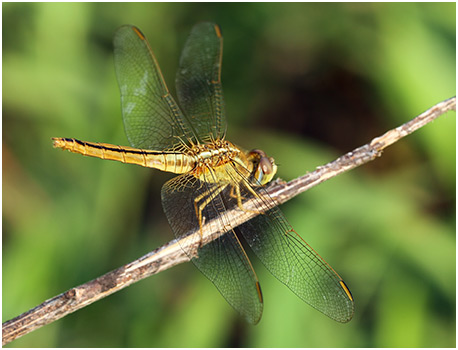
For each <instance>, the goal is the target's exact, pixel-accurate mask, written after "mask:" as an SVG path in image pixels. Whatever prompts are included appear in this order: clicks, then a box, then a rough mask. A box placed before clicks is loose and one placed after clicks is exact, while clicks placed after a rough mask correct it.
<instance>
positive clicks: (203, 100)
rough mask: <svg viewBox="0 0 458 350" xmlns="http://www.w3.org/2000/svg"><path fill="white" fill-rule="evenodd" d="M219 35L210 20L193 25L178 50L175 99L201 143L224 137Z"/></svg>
mask: <svg viewBox="0 0 458 350" xmlns="http://www.w3.org/2000/svg"><path fill="white" fill-rule="evenodd" d="M222 55H223V37H222V35H221V30H220V28H219V27H218V26H217V25H216V24H214V23H208V22H203V23H199V24H197V25H195V26H194V27H193V29H192V31H191V34H190V35H189V37H188V40H187V41H186V44H185V47H184V49H183V53H182V54H181V59H180V67H179V69H178V72H177V77H176V85H177V94H178V101H179V102H180V106H181V107H182V108H183V110H184V112H185V114H186V116H187V117H188V120H189V121H190V123H191V125H192V127H193V129H194V131H195V134H196V135H197V136H198V138H199V141H200V142H202V143H205V142H209V141H211V140H212V139H213V140H215V139H219V138H224V134H225V132H226V117H225V111H224V99H223V90H222V86H221V63H222Z"/></svg>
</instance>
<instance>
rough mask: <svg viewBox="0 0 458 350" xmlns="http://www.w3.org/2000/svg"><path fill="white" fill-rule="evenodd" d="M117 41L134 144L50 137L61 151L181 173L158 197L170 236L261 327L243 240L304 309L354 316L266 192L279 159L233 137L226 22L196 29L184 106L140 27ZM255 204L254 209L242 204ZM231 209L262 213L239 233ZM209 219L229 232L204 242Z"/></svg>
mask: <svg viewBox="0 0 458 350" xmlns="http://www.w3.org/2000/svg"><path fill="white" fill-rule="evenodd" d="M113 43H114V58H115V68H116V76H117V79H118V83H119V88H120V91H121V105H122V115H123V120H124V127H125V131H126V134H127V138H128V140H129V142H130V144H131V145H132V146H133V147H135V148H132V147H122V146H115V145H111V144H106V143H94V142H86V141H79V140H77V139H73V138H53V142H54V147H58V148H62V149H64V150H69V151H71V152H74V153H79V154H82V155H86V156H91V157H97V158H101V159H109V160H115V161H119V162H123V163H130V164H137V165H141V166H144V167H149V168H155V169H159V170H162V171H167V172H172V173H176V174H179V175H178V176H177V177H175V178H173V179H171V180H169V181H168V182H167V183H165V185H164V186H163V188H162V193H161V196H162V204H163V208H164V212H165V214H166V216H167V219H168V221H169V223H170V226H171V227H172V230H173V233H174V234H175V237H176V238H177V240H178V241H179V242H182V241H184V239H186V238H188V239H192V240H194V243H196V244H197V247H198V248H197V256H196V254H195V253H193V252H192V251H191V248H189V247H190V246H192V245H190V244H186V245H184V244H182V245H181V246H182V248H183V249H184V250H185V252H186V254H188V256H189V257H190V258H191V261H192V262H193V263H194V264H195V265H196V266H197V268H198V269H199V270H200V271H201V272H202V273H203V274H204V275H205V276H206V277H207V278H208V279H210V281H212V282H213V283H214V284H215V286H216V288H218V290H219V291H220V293H221V294H222V295H223V296H224V298H225V299H226V300H227V301H228V302H229V304H230V305H231V306H232V307H233V308H234V309H236V310H237V311H238V312H239V313H240V314H241V315H242V316H244V317H245V318H246V320H247V321H248V322H250V323H253V324H256V323H258V322H259V320H260V318H261V315H262V310H263V298H262V293H261V288H260V284H259V281H258V278H257V276H256V273H255V271H254V270H253V266H252V265H251V262H250V260H249V259H248V256H247V254H246V252H245V250H244V248H243V247H242V244H241V242H240V240H239V237H244V239H245V240H246V242H247V243H248V245H249V246H250V247H251V248H252V250H253V251H254V253H255V254H256V255H257V256H258V258H259V259H260V260H261V262H262V263H263V264H264V265H265V266H266V267H267V269H268V270H269V271H270V272H271V273H272V274H273V275H274V276H275V277H276V278H278V279H279V280H280V281H281V282H283V283H284V284H285V285H286V286H288V287H289V288H290V289H291V290H292V291H293V292H294V293H295V294H297V295H298V296H299V297H300V298H301V299H302V300H304V301H305V302H306V303H308V304H310V305H311V306H312V307H314V308H315V309H317V310H319V311H321V312H322V313H324V314H325V315H327V316H329V317H330V318H332V319H334V320H336V321H339V322H348V321H349V320H351V318H352V316H353V311H354V304H353V297H352V295H351V293H350V290H349V289H348V287H347V286H346V284H345V282H344V281H343V280H342V278H340V276H339V275H338V274H337V273H336V272H335V271H334V269H332V267H331V266H330V265H329V264H328V263H326V262H325V261H324V260H323V259H322V258H321V257H320V256H319V255H318V254H317V253H316V252H315V251H314V250H313V249H312V248H311V247H310V246H309V245H308V244H307V243H306V242H305V241H304V240H303V239H302V238H301V237H300V236H299V235H298V234H297V233H296V232H295V231H294V230H293V228H292V227H291V226H290V224H289V223H288V222H287V220H286V218H285V217H284V215H283V214H282V212H281V211H280V209H279V208H278V207H277V206H275V203H274V202H273V199H272V198H271V197H269V195H268V194H267V192H266V190H265V187H264V185H266V184H267V183H268V182H270V181H271V180H272V178H273V177H274V175H275V173H276V170H277V166H276V164H275V162H274V160H273V158H271V157H267V155H266V154H265V153H264V152H263V151H260V150H253V151H251V152H246V151H244V150H242V149H241V148H239V147H237V146H235V145H234V144H232V143H231V142H229V141H227V140H226V116H225V109H224V99H223V91H222V86H221V63H222V52H223V38H222V35H221V30H220V28H219V26H218V25H215V24H213V23H207V22H204V23H199V24H197V25H195V26H194V27H193V29H192V31H191V34H190V35H189V37H188V39H187V41H186V44H185V46H184V49H183V53H182V55H181V59H180V63H179V69H178V72H177V76H176V89H177V95H178V101H179V105H178V104H177V103H176V102H175V100H174V98H173V97H172V96H171V94H170V92H169V90H168V88H167V86H166V84H165V81H164V78H163V76H162V73H161V70H160V68H159V65H158V63H157V61H156V58H155V57H154V54H153V52H152V50H151V47H150V45H149V43H148V41H147V40H146V38H145V36H144V35H143V33H142V32H141V31H140V30H139V29H138V28H136V27H134V26H130V25H126V26H122V27H120V28H119V29H118V30H117V31H116V33H115V36H114V40H113ZM248 200H250V201H251V202H252V203H254V208H257V209H256V210H251V209H248V208H247V207H245V203H247V201H248ZM251 207H252V206H250V208H251ZM263 208H264V209H263ZM265 208H269V209H265ZM233 210H238V211H241V212H244V211H249V210H251V211H257V214H258V215H257V216H255V217H254V218H253V219H251V220H249V221H248V222H246V223H244V224H241V225H239V226H238V227H235V226H236V225H234V224H233V220H232V217H231V214H230V211H231V212H233ZM211 222H217V223H219V227H223V228H224V232H223V234H222V235H220V236H219V237H218V238H216V239H215V240H212V241H210V242H208V243H207V242H205V244H203V240H202V238H203V227H204V226H205V225H206V224H207V223H211ZM235 231H237V234H236V232H235ZM190 232H199V234H194V235H190Z"/></svg>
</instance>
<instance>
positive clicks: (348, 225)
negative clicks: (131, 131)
mask: <svg viewBox="0 0 458 350" xmlns="http://www.w3.org/2000/svg"><path fill="white" fill-rule="evenodd" d="M2 7H3V134H2V136H3V181H2V183H3V212H2V214H3V225H2V228H3V250H2V252H3V291H2V292H3V299H2V300H3V315H2V317H3V321H6V320H9V319H11V318H13V317H15V316H17V315H19V314H20V313H22V312H25V311H27V310H28V309H30V308H32V307H34V306H36V305H38V304H40V303H41V302H43V301H44V300H46V299H48V298H51V297H53V296H55V295H57V294H59V293H61V292H64V291H65V290H67V289H69V288H71V287H74V286H77V285H79V284H82V283H84V282H87V281H89V280H91V279H93V278H96V277H98V276H100V275H102V274H104V273H106V272H108V271H111V270H113V269H115V268H117V267H119V266H121V265H122V264H125V263H128V262H130V261H132V260H134V259H136V258H137V257H140V256H141V255H143V254H146V253H147V252H149V251H151V250H153V249H155V248H157V247H159V246H161V245H162V244H164V243H166V242H168V241H169V240H171V239H172V233H171V230H170V228H169V226H168V223H167V222H166V219H165V216H164V214H163V212H162V207H161V203H160V189H161V186H162V184H163V183H164V182H165V181H166V180H167V179H169V178H170V177H171V175H170V174H164V173H161V172H159V171H152V170H149V169H143V168H141V167H137V166H128V165H124V164H121V163H115V162H108V161H101V160H99V159H93V158H86V157H82V156H80V155H75V154H70V153H68V152H61V151H60V150H55V149H53V148H52V143H51V140H50V138H51V137H75V138H79V139H82V140H87V141H98V142H107V143H113V144H121V145H128V143H127V139H126V136H125V135H124V130H123V125H122V119H121V111H120V98H119V92H118V86H117V82H116V78H115V73H114V64H113V53H112V44H111V38H112V35H113V33H114V31H115V30H116V28H117V27H119V26H120V25H122V24H134V25H136V26H138V27H139V28H141V30H142V31H143V32H144V34H145V35H146V36H147V38H148V40H149V42H150V44H151V46H152V48H153V50H154V52H155V53H156V57H157V59H158V61H159V64H160V66H161V68H162V70H163V72H164V75H165V79H166V81H167V82H168V85H169V87H170V89H171V90H172V92H174V75H175V71H176V69H177V66H178V60H179V55H180V51H181V48H182V47H183V45H184V42H185V40H186V37H187V35H188V34H189V32H190V30H191V28H192V26H193V25H194V24H195V23H196V22H198V21H202V20H210V21H214V22H216V23H219V24H220V26H221V27H222V30H223V35H224V40H225V42H224V44H225V46H224V60H223V62H224V63H223V74H222V78H223V87H224V92H225V98H226V103H227V108H226V110H227V115H228V122H229V128H228V139H229V140H231V141H233V142H235V143H237V144H240V145H242V146H244V147H245V148H246V149H251V148H255V147H256V148H261V149H264V150H265V151H266V152H267V153H268V154H269V155H271V156H273V157H275V159H276V161H277V163H278V164H279V174H278V175H279V177H281V178H283V179H285V180H291V179H293V178H295V177H297V176H299V175H301V174H304V173H305V172H307V171H311V170H313V169H314V168H315V167H316V166H319V165H322V164H324V163H327V162H329V161H332V160H334V159H335V158H336V157H338V156H339V155H341V154H343V153H345V152H348V151H350V150H352V149H353V148H356V147H358V146H360V145H362V144H364V143H367V142H368V141H370V140H371V139H372V138H374V137H376V136H379V135H381V134H382V133H384V132H385V131H387V130H388V129H391V128H393V127H396V126H398V125H400V124H402V123H404V122H406V121H408V120H410V119H411V118H413V117H415V116H416V115H418V114H420V113H421V112H423V111H424V110H426V109H427V108H429V107H431V106H432V105H434V104H435V103H437V102H439V101H441V100H444V99H446V98H449V97H451V96H453V95H455V84H456V81H455V76H456V67H455V62H456V53H455V52H456V46H455V42H456V36H455V32H456V17H455V12H456V11H455V4H454V3H445V4H444V3H442V4H440V3H434V4H427V3H421V4H415V3H408V4H389V3H383V4H363V3H354V4H343V3H341V4H299V3H294V4H274V3H266V4H262V3H256V4H250V3H234V4H210V3H206V4H198V3H192V4H179V3H171V4H169V3H160V4H121V3H118V4H90V3H82V4H57V3H49V4H40V3H35V4H30V3H22V4H20V3H4V4H3V6H2ZM455 136H456V133H455V113H454V112H450V113H448V114H447V115H444V116H442V117H441V118H440V119H439V120H437V121H436V122H434V123H433V124H430V125H428V126H426V127H425V128H423V129H421V130H420V131H418V132H417V133H415V134H414V135H412V136H409V137H407V138H406V139H403V140H402V141H400V142H398V143H397V144H395V145H394V146H392V147H390V148H389V149H387V150H386V151H385V153H384V155H383V157H381V158H379V159H377V160H376V161H374V162H372V163H371V164H368V165H365V166H363V167H361V168H358V169H356V170H354V171H352V172H350V173H348V174H344V175H342V176H340V177H338V178H335V179H332V180H331V181H328V182H326V183H324V184H322V185H321V186H318V187H316V188H314V189H312V190H310V191H308V192H307V193H305V194H302V195H300V196H299V197H297V198H295V199H293V200H291V201H290V202H288V203H286V204H285V205H283V206H282V209H283V211H284V213H285V215H286V217H287V218H288V220H289V221H290V223H291V224H292V226H293V227H294V228H295V229H296V231H297V232H299V233H300V234H301V235H302V236H303V237H304V238H305V239H306V240H307V241H308V242H309V243H310V244H311V245H312V247H314V248H315V249H316V250H317V251H318V252H319V253H320V254H321V255H322V256H323V257H325V259H326V260H327V261H328V262H329V263H330V264H331V265H332V266H333V267H334V268H335V269H336V270H337V271H338V272H339V274H340V275H341V276H342V277H343V278H344V279H345V281H346V282H347V284H348V285H349V286H350V288H351V290H352V292H353V295H354V297H355V304H356V312H355V316H354V319H353V320H352V321H351V322H350V323H348V324H344V325H342V324H338V323H336V322H334V321H332V320H331V319H329V318H327V317H326V316H324V315H322V314H321V313H319V312H317V311H315V310H314V309H312V308H311V307H309V306H308V305H307V304H305V303H303V302H302V301H301V300H300V299H299V298H297V297H296V296H295V295H294V294H293V293H292V292H291V291H289V289H288V288H286V287H285V286H283V285H282V284H281V283H280V282H278V281H277V280H276V279H275V278H274V277H272V276H271V275H270V274H269V273H268V272H267V271H266V269H265V268H264V267H263V266H262V265H261V264H260V263H259V261H257V260H256V259H255V258H253V259H252V260H253V263H254V265H255V269H256V271H257V273H258V276H259V279H260V281H261V285H262V288H263V292H264V297H265V307H264V315H263V318H262V320H261V322H260V323H259V325H257V326H251V325H248V324H246V323H245V322H244V321H243V320H241V319H239V318H238V316H237V314H236V313H235V312H234V311H233V310H232V309H231V307H230V306H229V305H228V304H227V303H226V301H225V300H224V299H223V298H222V297H221V295H220V294H219V293H218V291H217V290H216V288H214V286H213V285H212V284H211V283H210V282H209V281H208V280H207V279H206V278H205V277H204V276H203V275H201V274H200V273H199V271H198V270H197V269H195V267H194V266H193V265H192V264H190V263H188V264H182V265H180V266H177V267H175V268H173V269H170V270H168V271H165V272H162V273H160V274H159V275H157V276H153V277H150V278H148V279H146V280H144V281H141V282H139V283H137V284H135V285H133V286H131V287H129V288H127V289H125V290H123V291H121V292H118V293H116V294H114V295H112V296H109V297H107V298H105V299H103V300H101V301H99V302H97V303H95V304H93V305H90V306H88V307H86V308H84V309H82V310H80V311H77V312H76V313H74V314H71V315H69V316H67V317H65V318H64V319H61V320H59V321H57V322H54V323H53V324H51V325H48V326H46V327H44V328H42V329H39V330H37V331H35V332H33V333H31V334H29V335H26V336H24V337H22V338H20V339H18V340H16V341H14V342H13V343H11V344H10V345H8V346H11V347H227V346H231V347H237V346H244V347H252V346H256V347H454V346H455V329H456V324H455V310H456V295H455V292H456V291H455V281H456V265H455V258H456V250H455V179H456V178H455V176H456V174H455Z"/></svg>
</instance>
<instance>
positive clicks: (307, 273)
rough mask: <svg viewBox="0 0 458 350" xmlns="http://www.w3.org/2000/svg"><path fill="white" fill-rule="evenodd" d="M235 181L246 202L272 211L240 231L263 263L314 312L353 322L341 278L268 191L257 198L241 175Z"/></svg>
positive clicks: (261, 190)
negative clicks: (290, 221) (295, 228)
mask: <svg viewBox="0 0 458 350" xmlns="http://www.w3.org/2000/svg"><path fill="white" fill-rule="evenodd" d="M228 173H232V174H233V173H234V172H228ZM232 177H233V181H234V182H239V183H240V184H241V185H240V191H241V197H242V198H243V202H245V203H246V201H247V200H253V201H254V203H255V204H254V206H255V207H256V208H258V210H260V211H262V208H272V207H273V209H270V210H268V211H266V212H264V213H262V214H259V215H257V216H256V217H255V218H253V219H252V220H250V221H248V222H246V223H244V224H242V225H240V226H239V227H238V229H239V230H240V232H241V233H242V235H243V236H244V238H245V240H246V241H247V243H248V244H249V245H250V247H251V248H252V249H253V251H254V252H255V254H256V255H257V256H258V257H259V259H260V260H261V261H262V263H263V264H264V265H265V266H266V267H267V269H268V270H269V271H270V272H271V273H272V274H273V275H274V276H275V277H277V278H278V279H279V280H280V281H281V282H283V283H284V284H285V285H286V286H288V288H290V289H291V290H292V291H293V292H294V293H295V294H297V295H298V296H299V297H300V298H301V299H302V300H304V301H305V302H306V303H308V304H309V305H311V306H313V307H314V308H315V309H317V310H319V311H321V312H322V313H324V314H325V315H327V316H329V317H330V318H332V319H334V320H336V321H339V322H348V321H350V320H351V318H352V317H353V312H354V303H353V297H352V295H351V293H350V290H349V289H348V287H347V286H346V285H345V283H344V282H343V280H342V279H341V278H340V276H339V275H338V274H337V273H336V272H335V271H334V269H333V268H332V267H331V266H330V265H329V264H328V263H327V262H326V261H324V260H323V258H321V257H320V256H319V255H318V254H317V253H316V252H315V250H313V249H312V247H310V246H309V245H308V244H307V243H306V242H305V241H304V240H303V239H302V238H301V237H300V236H299V234H297V233H296V231H294V229H293V228H292V227H291V225H290V224H289V223H288V222H287V220H286V218H285V217H284V215H283V213H282V212H281V211H280V209H279V208H278V207H276V206H274V205H273V200H272V199H271V198H270V196H269V195H268V194H267V192H266V190H265V188H263V187H257V188H255V189H253V191H254V192H256V196H254V195H253V193H252V191H249V190H248V186H249V185H248V182H247V179H244V178H243V176H242V174H237V175H235V176H234V175H232ZM242 206H243V204H242ZM264 211H265V210H264Z"/></svg>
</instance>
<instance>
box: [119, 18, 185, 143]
mask: <svg viewBox="0 0 458 350" xmlns="http://www.w3.org/2000/svg"><path fill="white" fill-rule="evenodd" d="M113 44H114V59H115V68H116V76H117V78H118V84H119V88H120V91H121V105H122V115H123V120H124V127H125V130H126V134H127V138H128V140H129V142H130V144H131V145H132V146H133V147H136V148H144V149H152V150H162V149H170V148H173V147H174V146H176V145H177V144H178V143H179V141H180V140H188V139H190V138H191V137H192V134H191V131H190V130H189V127H188V125H186V120H185V119H184V117H183V114H182V112H181V110H180V109H179V107H178V105H177V104H176V102H175V101H174V99H173V98H172V96H171V95H170V93H169V91H168V89H167V86H166V84H165V81H164V78H163V76H162V73H161V71H160V68H159V65H158V63H157V61H156V58H155V57H154V55H153V52H152V50H151V48H150V46H149V44H148V42H147V40H146V38H145V36H144V35H143V34H142V33H141V32H140V30H139V29H138V28H136V27H134V26H130V25H126V26H122V27H120V28H119V29H118V30H117V31H116V33H115V36H114V39H113Z"/></svg>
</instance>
